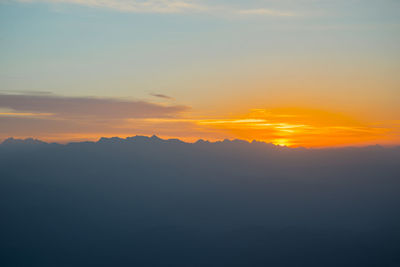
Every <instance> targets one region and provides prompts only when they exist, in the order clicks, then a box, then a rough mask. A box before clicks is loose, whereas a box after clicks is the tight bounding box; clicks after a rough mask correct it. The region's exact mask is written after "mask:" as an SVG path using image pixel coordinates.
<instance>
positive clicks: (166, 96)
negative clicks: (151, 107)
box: [150, 93, 174, 100]
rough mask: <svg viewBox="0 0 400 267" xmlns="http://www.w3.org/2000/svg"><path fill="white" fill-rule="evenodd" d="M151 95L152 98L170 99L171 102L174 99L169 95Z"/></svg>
mask: <svg viewBox="0 0 400 267" xmlns="http://www.w3.org/2000/svg"><path fill="white" fill-rule="evenodd" d="M150 95H151V96H155V97H158V98H164V99H169V100H172V99H174V98H173V97H171V96H168V95H164V94H154V93H151V94H150Z"/></svg>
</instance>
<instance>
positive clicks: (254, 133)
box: [198, 108, 398, 147]
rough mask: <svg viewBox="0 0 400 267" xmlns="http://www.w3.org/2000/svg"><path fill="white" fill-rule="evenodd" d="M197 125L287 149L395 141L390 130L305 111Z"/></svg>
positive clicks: (275, 112)
mask: <svg viewBox="0 0 400 267" xmlns="http://www.w3.org/2000/svg"><path fill="white" fill-rule="evenodd" d="M198 124H199V125H202V126H205V127H209V128H213V129H217V130H220V131H225V132H229V133H231V134H233V135H234V136H235V137H237V138H241V139H246V140H249V141H251V140H260V141H265V142H269V143H273V144H275V145H279V146H289V147H298V146H305V147H327V146H343V145H357V144H360V145H365V144H374V143H375V142H378V141H384V140H386V141H388V142H390V140H391V139H397V140H398V135H396V134H395V133H394V132H393V129H391V128H388V127H383V126H381V127H380V126H378V125H377V124H368V123H365V122H361V121H358V120H356V119H354V118H352V117H350V116H347V115H344V114H339V113H332V112H327V111H322V110H316V109H305V108H276V109H254V110H252V111H251V112H250V113H249V114H246V115H244V116H240V118H232V119H214V120H201V121H199V122H198Z"/></svg>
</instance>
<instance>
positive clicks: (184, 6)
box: [15, 0, 295, 17]
mask: <svg viewBox="0 0 400 267" xmlns="http://www.w3.org/2000/svg"><path fill="white" fill-rule="evenodd" d="M15 1H16V2H21V3H51V4H74V5H81V6H86V7H91V8H103V9H111V10H116V11H119V12H127V13H161V14H175V13H212V14H217V13H221V14H224V15H226V14H231V15H249V16H250V15H257V16H274V17H291V16H294V15H295V13H293V12H287V11H280V10H275V9H271V8H264V7H261V8H255V9H235V8H232V7H230V6H219V5H206V4H200V3H199V2H195V1H190V0H181V1H176V0H149V1H138V0H15Z"/></svg>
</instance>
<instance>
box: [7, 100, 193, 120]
mask: <svg viewBox="0 0 400 267" xmlns="http://www.w3.org/2000/svg"><path fill="white" fill-rule="evenodd" d="M0 108H7V109H11V110H15V111H18V112H35V113H50V114H55V115H57V116H62V117H77V116H78V117H98V118H117V119H127V118H155V117H156V118H160V117H171V116H173V115H176V114H177V113H180V112H182V111H184V110H186V109H187V107H185V106H164V105H160V104H154V103H149V102H145V101H127V100H119V99H110V98H91V97H60V96H53V95H23V94H22V95H7V94H3V95H1V94H0Z"/></svg>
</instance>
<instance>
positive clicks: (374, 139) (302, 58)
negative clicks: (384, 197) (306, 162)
mask: <svg viewBox="0 0 400 267" xmlns="http://www.w3.org/2000/svg"><path fill="white" fill-rule="evenodd" d="M399 73H400V2H399V1H397V0H383V1H370V0H363V1H361V0H332V1H328V0H296V1H293V0H246V1H244V0H233V1H222V0H221V1H220V0H217V1H215V0H214V1H207V0H197V1H195V0H193V1H190V0H180V1H172V0H150V1H138V0H90V1H86V0H22V1H0V90H1V91H0V139H5V138H7V137H9V136H14V137H36V138H40V139H44V140H48V141H61V142H63V141H70V140H85V139H90V140H94V139H97V138H98V137H100V136H131V135H136V134H144V135H152V134H157V135H160V136H162V137H166V138H172V137H177V138H182V139H184V140H188V141H192V140H196V139H198V138H204V139H210V140H217V139H223V138H241V139H247V140H253V139H257V140H263V141H267V142H273V143H275V144H280V145H289V146H306V147H321V146H336V145H339V146H341V145H365V144H400V75H399Z"/></svg>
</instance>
